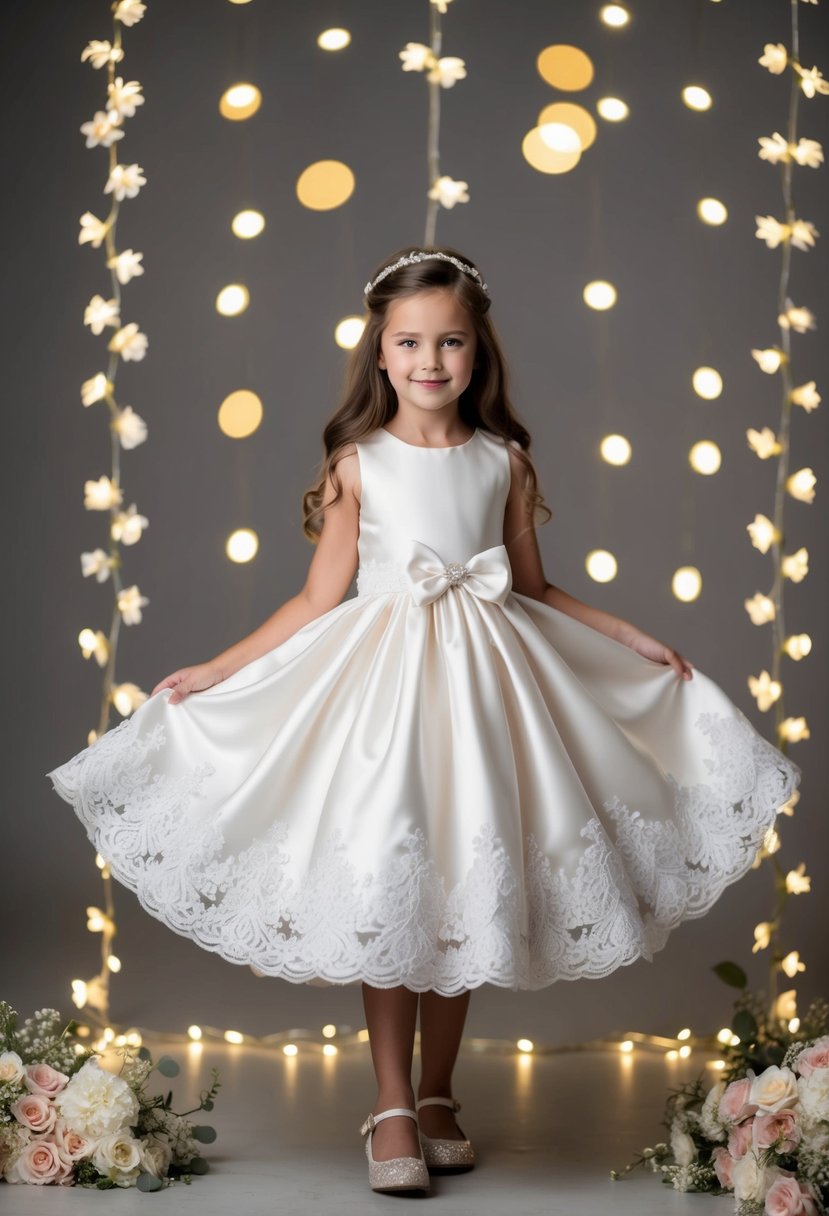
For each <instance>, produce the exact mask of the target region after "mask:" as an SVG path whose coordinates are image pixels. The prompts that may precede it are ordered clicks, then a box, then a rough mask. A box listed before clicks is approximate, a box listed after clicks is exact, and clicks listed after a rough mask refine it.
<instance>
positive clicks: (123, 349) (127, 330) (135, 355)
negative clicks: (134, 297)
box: [107, 321, 148, 363]
mask: <svg viewBox="0 0 829 1216" xmlns="http://www.w3.org/2000/svg"><path fill="white" fill-rule="evenodd" d="M147 346H148V340H147V335H146V334H143V333H141V331H140V330H139V328H138V326H137V324H136V323H135V321H130V323H129V325H125V326H124V327H123V328H122V329H119V330H118V332H117V333H115V334H113V335H112V337H111V338H110V341H109V345H108V346H107V350H110V351H112V352H113V353H114V354H119V355H120V356H121V358H122V359H123V360H124V361H125V362H126V363H129V362H130V360H132V361H133V362H138V361H139V360H140V359H143V358H144V355H145V354H146V353H147Z"/></svg>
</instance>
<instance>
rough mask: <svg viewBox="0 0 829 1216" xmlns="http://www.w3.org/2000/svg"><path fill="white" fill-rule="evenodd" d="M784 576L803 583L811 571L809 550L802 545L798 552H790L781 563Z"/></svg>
mask: <svg viewBox="0 0 829 1216" xmlns="http://www.w3.org/2000/svg"><path fill="white" fill-rule="evenodd" d="M780 569H781V571H782V572H783V578H790V579H791V580H792V582H793V583H802V582H803V580H804V578H805V577H806V575H807V574H808V573H809V550H808V549H807V548H806V547H805V546H801V547H800V548H799V549H798V550H797V552H796V553H790V554H788V556H787V557H784V558H783V560H782V562H781V563H780Z"/></svg>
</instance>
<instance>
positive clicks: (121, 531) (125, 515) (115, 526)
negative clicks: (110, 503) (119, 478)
mask: <svg viewBox="0 0 829 1216" xmlns="http://www.w3.org/2000/svg"><path fill="white" fill-rule="evenodd" d="M149 522H150V521H149V520H148V519H147V517H146V515H139V514H138V513H137V511H136V508H135V503H131V504H130V507H129V509H128V510H126V511H119V512H118V514H117V515H116V516H115V518H114V519H113V521H112V523H111V524H110V528H109V534H110V536H111V537H112V539H113V540H117V541H120V542H121V544H122V545H134V544H135V543H136V541H139V540H140V539H141V533H142V532H143V530H144V529H145V528H146V527H147V525H148V524H149Z"/></svg>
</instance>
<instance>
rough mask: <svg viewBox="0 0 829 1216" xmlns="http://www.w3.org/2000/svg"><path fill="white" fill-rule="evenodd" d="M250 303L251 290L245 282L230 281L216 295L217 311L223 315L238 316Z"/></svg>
mask: <svg viewBox="0 0 829 1216" xmlns="http://www.w3.org/2000/svg"><path fill="white" fill-rule="evenodd" d="M248 304H250V292H249V291H248V289H247V287H245V286H244V284H243V283H228V285H227V287H223V288H222V290H221V291H220V292H219V294H218V295H217V296H216V312H218V313H221V315H222V316H223V317H238V315H239V313H241V312H244V311H245V309H246V308H247V306H248Z"/></svg>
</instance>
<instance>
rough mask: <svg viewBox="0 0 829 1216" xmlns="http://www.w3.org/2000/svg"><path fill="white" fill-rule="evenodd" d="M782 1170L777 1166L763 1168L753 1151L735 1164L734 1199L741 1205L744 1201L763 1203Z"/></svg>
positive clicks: (733, 1172)
mask: <svg viewBox="0 0 829 1216" xmlns="http://www.w3.org/2000/svg"><path fill="white" fill-rule="evenodd" d="M782 1172H783V1171H782V1170H781V1169H779V1168H778V1167H777V1166H776V1165H767V1166H761V1165H760V1163H759V1161H758V1160H757V1158H756V1157H755V1155H754V1151H753V1149H749V1150H748V1152H747V1153H746V1154H745V1155H744V1156H743V1157H740V1159H739V1160H738V1161H735V1162H734V1168H733V1171H732V1175H731V1177H732V1179H733V1182H734V1198H735V1200H736V1201H737V1202H738V1203H740V1202H742V1200H744V1199H748V1200H751V1201H752V1202H755V1203H762V1202H763V1201H764V1200H765V1198H766V1191H768V1189H769V1187H770V1186H771V1184H772V1183H773V1182H774V1180H775V1178H779V1177H780V1175H781V1174H782Z"/></svg>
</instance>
